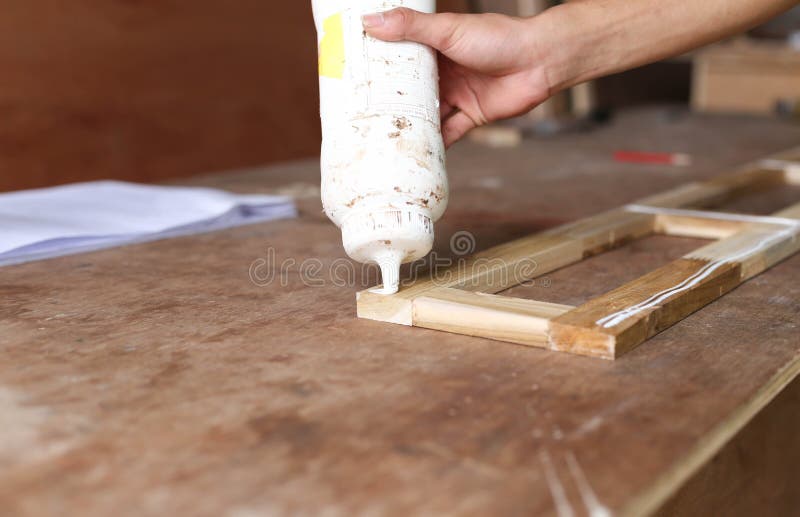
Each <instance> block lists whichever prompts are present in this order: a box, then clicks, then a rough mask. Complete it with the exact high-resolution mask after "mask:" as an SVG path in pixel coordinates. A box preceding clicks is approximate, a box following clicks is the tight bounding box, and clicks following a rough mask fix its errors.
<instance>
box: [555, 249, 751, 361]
mask: <svg viewBox="0 0 800 517" xmlns="http://www.w3.org/2000/svg"><path fill="white" fill-rule="evenodd" d="M708 264H709V261H707V260H692V259H681V260H678V261H675V262H673V263H671V264H669V265H667V266H664V267H662V268H660V269H657V270H655V271H653V272H651V273H649V274H647V275H645V276H643V277H641V278H639V279H637V280H635V281H633V282H631V283H629V284H626V285H624V286H622V287H620V288H618V289H615V290H614V291H611V292H610V293H608V294H605V295H603V296H600V297H598V298H594V299H592V300H590V301H589V302H587V303H586V304H584V305H582V306H580V307H578V308H576V309H574V310H572V311H570V312H568V313H566V314H564V315H563V316H559V317H557V318H555V319H553V321H552V322H551V323H550V347H551V348H552V349H553V350H558V351H562V352H570V353H575V354H581V355H589V356H594V357H603V358H607V359H614V358H617V357H620V356H622V355H623V354H625V353H626V352H628V351H630V350H631V349H633V348H634V347H636V346H638V345H640V344H641V343H642V342H644V341H645V340H647V339H648V338H650V337H652V336H654V335H656V334H658V333H659V332H661V331H663V330H664V329H666V328H668V327H670V326H672V325H673V324H675V323H677V322H678V321H680V320H681V319H683V318H685V317H686V316H688V315H689V314H691V313H693V312H694V311H696V310H697V309H699V308H701V307H704V306H705V305H707V304H708V303H710V302H711V301H713V300H716V299H717V298H719V297H720V296H722V295H723V294H725V293H727V292H729V291H730V290H732V289H734V288H736V287H737V286H738V285H739V284H740V283H741V267H740V266H739V265H738V264H735V263H734V264H725V265H723V266H722V267H720V268H718V269H716V270H714V271H713V272H711V274H709V275H708V276H706V277H705V278H703V279H702V280H700V281H699V282H698V283H697V284H696V285H695V286H693V287H692V288H691V289H686V290H684V291H677V290H676V289H675V288H676V287H677V286H680V285H683V284H685V283H686V280H687V279H689V278H691V277H693V276H697V275H698V273H700V272H702V271H703V270H705V269H707V266H708ZM671 292H675V294H674V295H672V296H669V297H668V298H666V299H663V300H662V301H660V302H659V303H657V304H652V305H651V304H647V303H646V302H647V301H648V300H653V299H654V298H657V297H658V296H659V295H660V294H662V293H671ZM642 304H644V305H642ZM640 305H641V306H642V308H641V309H635V308H636V307H637V306H640ZM632 308H633V309H632ZM626 311H630V312H629V313H628V314H627V316H626V317H625V319H623V320H622V321H620V322H619V323H617V324H614V325H612V326H611V327H609V328H605V327H604V326H603V324H602V323H601V322H602V321H603V319H604V318H607V317H608V316H609V315H613V314H615V313H623V316H624V314H625V313H626Z"/></svg>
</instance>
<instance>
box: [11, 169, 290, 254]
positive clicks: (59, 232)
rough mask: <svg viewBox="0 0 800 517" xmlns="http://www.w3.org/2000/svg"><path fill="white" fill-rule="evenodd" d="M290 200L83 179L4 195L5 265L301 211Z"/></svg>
mask: <svg viewBox="0 0 800 517" xmlns="http://www.w3.org/2000/svg"><path fill="white" fill-rule="evenodd" d="M296 215H297V210H296V208H295V206H294V203H293V202H292V200H291V199H290V198H286V197H281V196H267V195H239V194H232V193H229V192H224V191H220V190H214V189H207V188H189V187H163V186H153V185H137V184H133V183H124V182H119V181H96V182H90V183H76V184H72V185H65V186H60V187H52V188H45V189H37V190H24V191H19V192H9V193H5V194H0V266H5V265H10V264H19V263H22V262H29V261H33V260H41V259H45V258H51V257H57V256H61V255H68V254H73V253H82V252H86V251H93V250H98V249H102V248H109V247H113V246H120V245H123V244H132V243H138V242H145V241H151V240H157V239H163V238H167V237H176V236H182V235H190V234H195V233H202V232H209V231H214V230H220V229H224V228H231V227H234V226H241V225H245V224H251V223H257V222H263V221H270V220H274V219H283V218H287V217H295V216H296Z"/></svg>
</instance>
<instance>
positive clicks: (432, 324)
mask: <svg viewBox="0 0 800 517" xmlns="http://www.w3.org/2000/svg"><path fill="white" fill-rule="evenodd" d="M776 156H780V155H776ZM772 160H773V161H777V158H773V159H772ZM766 162H770V159H765V160H762V161H761V163H766ZM785 180H786V178H785V177H784V175H783V170H782V169H780V168H776V169H773V168H764V167H761V166H744V167H742V168H741V169H740V170H739V171H738V172H735V173H733V174H722V175H720V176H718V177H716V178H713V179H711V180H708V181H705V182H695V183H691V184H688V185H684V186H680V187H677V188H674V189H671V190H669V191H667V192H665V193H662V194H660V195H656V196H650V197H648V198H646V199H645V200H642V201H639V202H638V203H635V204H629V205H626V206H624V207H622V208H619V209H616V210H611V211H609V212H605V213H602V214H599V215H596V216H592V217H588V218H585V219H582V220H579V221H576V222H574V223H571V224H565V225H562V226H559V227H556V228H554V229H552V230H548V231H546V232H542V233H540V234H535V235H532V236H530V237H527V238H522V239H518V240H516V241H512V242H510V243H508V244H505V245H500V246H496V247H494V248H491V249H489V250H487V251H484V252H481V253H479V254H477V255H474V256H471V257H467V258H466V259H464V260H462V261H459V264H458V265H457V266H451V267H450V268H448V269H446V270H445V274H444V275H439V274H438V272H434V273H433V274H432V277H431V278H430V279H416V280H415V281H413V282H411V283H410V285H409V286H408V287H406V286H403V287H402V288H401V291H400V293H398V294H395V295H393V296H384V295H380V294H375V293H373V292H365V293H359V295H358V296H357V305H358V316H359V317H361V318H366V319H372V320H377V321H382V322H387V323H400V324H403V325H407V326H417V327H424V328H432V329H436V330H445V331H448V332H454V333H459V334H463V335H468V336H480V337H488V338H494V339H498V340H501V341H509V342H513V343H519V344H525V345H531V346H544V347H546V348H548V349H550V350H554V351H558V352H569V353H573V354H579V355H586V356H591V357H599V358H604V359H616V358H618V357H621V356H622V355H623V354H625V353H627V352H629V351H630V350H632V349H633V348H635V347H637V346H639V345H640V344H642V343H643V342H644V341H646V340H647V339H649V338H651V337H653V336H655V335H656V334H658V333H659V332H662V331H663V330H665V329H666V328H668V327H670V326H672V325H674V324H675V323H677V322H678V321H680V320H681V319H683V318H685V317H686V316H688V315H690V314H692V313H693V312H694V311H696V310H698V309H700V308H702V307H704V306H705V305H707V304H709V303H711V302H712V301H714V300H716V299H717V298H719V297H721V296H723V295H724V294H726V293H728V292H730V291H731V290H733V289H735V288H736V287H738V286H739V285H740V284H741V283H742V282H744V281H746V280H748V279H750V278H752V277H754V276H755V275H758V274H760V273H762V272H764V271H765V270H766V269H768V268H770V267H772V266H774V265H775V264H777V263H778V262H780V261H782V260H784V259H786V258H787V257H790V256H791V255H793V254H795V253H797V252H798V251H800V238H798V236H800V203H796V204H794V205H792V206H790V207H787V208H784V209H783V210H781V211H779V212H777V213H776V214H774V215H773V216H772V217H758V216H754V215H747V214H742V215H738V216H737V215H736V214H731V213H727V212H712V211H701V210H685V209H683V208H684V207H691V206H696V205H698V204H699V205H709V204H712V203H715V202H719V201H720V200H721V199H730V198H735V197H737V196H739V197H741V196H743V195H744V194H746V193H750V192H757V191H759V190H763V189H764V188H766V187H770V186H773V185H774V184H775V183H776V182H785ZM779 184H781V183H779ZM782 186H785V184H782ZM647 203H653V204H650V205H648V204H647ZM664 205H667V207H665V206H664ZM655 232H661V233H666V234H672V235H681V236H690V237H705V238H709V237H712V238H713V237H716V238H721V240H719V241H718V242H715V243H713V244H709V245H707V246H704V247H702V248H700V249H698V250H696V251H694V252H692V253H690V254H689V255H687V256H685V257H684V258H682V259H680V260H677V261H675V262H672V263H671V264H668V265H666V266H664V267H661V268H660V269H657V270H656V271H652V272H650V273H648V274H646V275H644V276H642V277H641V278H638V279H636V280H634V281H632V282H629V283H627V284H625V285H623V286H622V287H619V288H617V289H615V290H613V291H611V292H608V293H606V294H603V295H601V296H599V297H596V298H594V299H592V300H590V301H588V302H587V303H584V304H582V305H580V306H578V307H573V308H571V309H570V310H568V311H562V312H561V313H558V314H552V315H550V316H549V317H548V316H546V315H539V314H537V315H536V316H535V318H534V319H533V321H530V320H529V318H528V319H526V317H525V316H528V317H530V316H531V315H532V314H531V311H533V310H535V307H534V306H533V304H531V303H530V302H529V303H528V306H526V307H524V311H526V312H527V314H520V313H519V309H520V303H519V302H517V301H514V302H508V303H506V304H504V303H503V302H502V299H501V298H498V297H491V298H487V299H485V300H483V303H481V302H482V300H481V299H480V298H478V297H475V296H471V295H468V294H466V293H465V294H462V295H459V294H458V293H457V292H456V291H453V290H452V289H450V290H441V288H443V287H455V288H458V289H467V290H473V291H476V292H489V293H497V292H500V291H502V290H506V289H508V288H509V287H513V286H515V285H519V284H521V283H523V282H527V281H529V280H532V279H535V278H537V277H540V276H542V275H544V274H546V273H549V272H552V271H554V270H556V269H559V268H561V267H564V266H567V265H570V264H573V263H575V262H577V260H580V259H582V258H585V257H589V256H592V255H595V254H598V253H602V252H604V251H607V250H609V249H613V248H615V247H619V246H620V245H621V244H624V243H626V242H628V241H630V240H634V239H637V238H640V237H643V236H647V235H651V234H653V233H655ZM526 261H528V262H529V263H530V264H531V265H532V266H533V267H528V268H526V270H525V272H524V273H523V274H520V271H519V268H518V266H520V265H524V264H525V262H526ZM540 262H543V265H544V267H539V263H540ZM436 290H440V292H439V296H435V295H434V294H432V295H431V296H430V297H429V298H428V299H425V300H423V298H424V297H425V296H426V294H427V293H433V292H435V291H436ZM486 300H489V301H490V302H487V301H486ZM418 301H419V303H418ZM503 321H505V322H506V324H507V325H508V326H507V328H506V329H503V328H502V322H503ZM526 332H527V335H526V334H525V333H526Z"/></svg>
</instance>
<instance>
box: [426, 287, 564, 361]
mask: <svg viewBox="0 0 800 517" xmlns="http://www.w3.org/2000/svg"><path fill="white" fill-rule="evenodd" d="M572 309H574V307H571V306H568V305H557V304H553V303H545V302H537V301H533V300H523V299H520V298H510V297H505V296H497V295H492V294H483V293H470V292H467V291H461V290H458V289H434V290H433V291H430V292H428V293H426V294H425V295H424V296H422V297H420V298H417V299H416V300H414V302H413V325H414V326H415V327H424V328H428V329H433V330H442V331H446V332H453V333H456V334H464V335H467V336H476V337H483V338H490V339H496V340H499V341H506V342H509V343H517V344H520V345H527V346H534V347H539V348H545V347H546V346H547V336H548V322H549V321H550V320H551V319H553V318H555V317H557V316H560V315H562V314H565V313H567V312H569V311H570V310H572Z"/></svg>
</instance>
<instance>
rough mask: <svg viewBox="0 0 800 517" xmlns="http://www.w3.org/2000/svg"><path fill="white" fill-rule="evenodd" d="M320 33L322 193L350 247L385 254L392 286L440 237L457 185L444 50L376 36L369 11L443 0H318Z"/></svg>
mask: <svg viewBox="0 0 800 517" xmlns="http://www.w3.org/2000/svg"><path fill="white" fill-rule="evenodd" d="M312 4H313V8H314V20H315V23H316V26H317V33H318V41H319V75H320V97H321V98H320V106H321V118H322V137H323V139H322V159H321V166H322V203H323V206H324V208H325V213H326V214H327V215H328V217H329V218H330V219H331V220H332V221H333V222H334V223H336V224H337V226H339V227H340V228H341V230H342V241H343V243H344V248H345V251H346V252H347V254H348V255H349V256H350V257H351V258H353V259H354V260H357V261H359V262H364V263H376V264H378V265H379V266H380V269H381V274H382V276H383V290H382V291H381V292H383V293H384V294H393V293H395V292H397V290H398V286H399V275H400V265H401V264H403V263H406V262H411V261H414V260H417V259H419V258H422V257H424V256H425V255H427V254H428V252H430V250H431V248H432V247H433V223H434V222H436V221H437V220H438V219H439V218H440V217H441V216H442V214H443V213H444V210H445V208H446V205H447V197H448V186H447V174H446V172H445V151H444V144H443V142H442V134H441V126H440V116H439V86H438V71H437V64H436V54H435V52H434V51H433V50H432V49H430V48H429V47H426V46H424V45H420V44H417V43H410V42H392V43H387V42H383V41H379V40H376V39H374V38H372V37H370V36H367V35H366V33H365V32H364V29H363V26H362V22H361V16H362V15H364V14H368V13H374V12H380V11H385V10H388V9H392V8H394V7H409V8H411V9H414V10H417V11H424V12H434V11H435V9H436V2H435V0H313V2H312Z"/></svg>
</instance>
